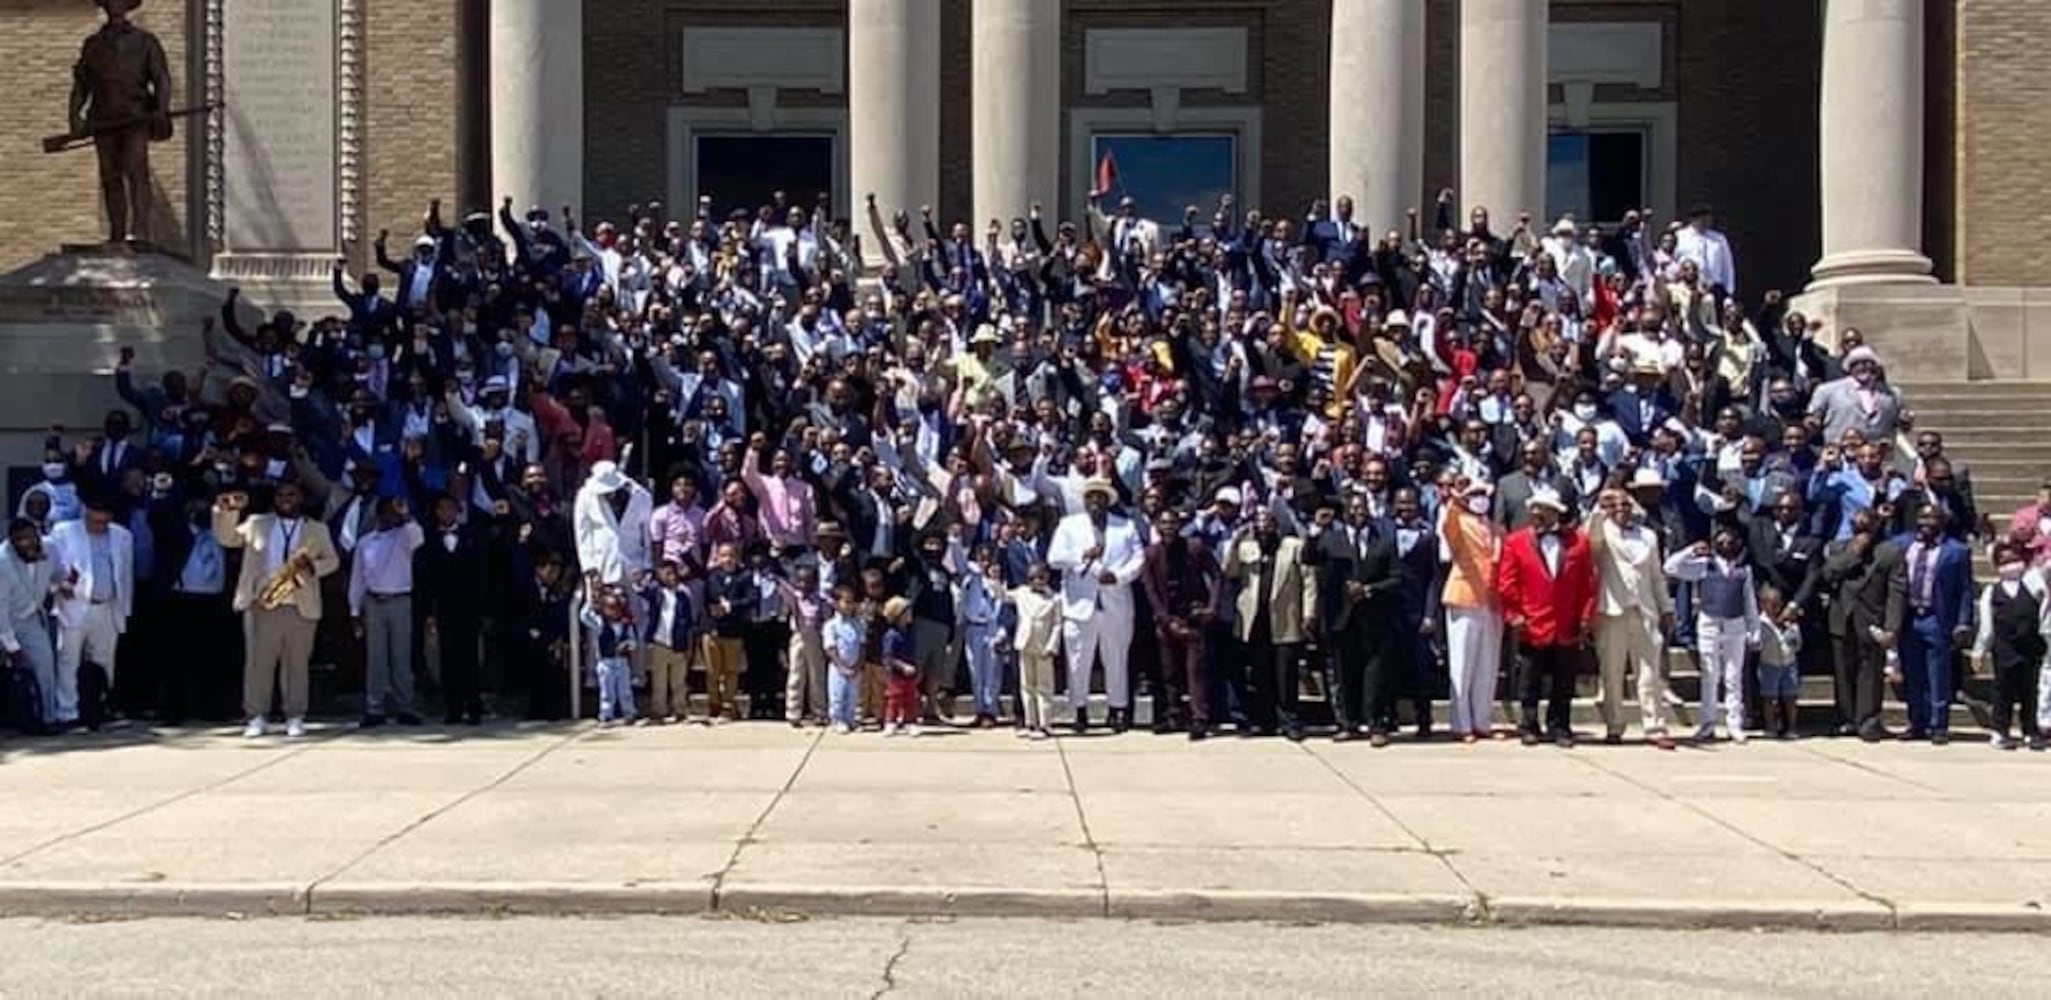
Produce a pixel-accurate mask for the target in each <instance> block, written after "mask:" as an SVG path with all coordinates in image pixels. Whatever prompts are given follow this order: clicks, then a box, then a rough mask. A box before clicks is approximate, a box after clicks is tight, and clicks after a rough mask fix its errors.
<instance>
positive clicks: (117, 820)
mask: <svg viewBox="0 0 2051 1000" xmlns="http://www.w3.org/2000/svg"><path fill="white" fill-rule="evenodd" d="M337 735H339V734H334V735H327V736H321V737H316V738H313V739H306V740H302V741H301V743H300V745H298V746H296V747H293V748H292V749H290V750H288V751H285V752H283V753H277V754H273V755H271V756H270V757H269V758H268V759H266V760H265V761H264V762H263V763H261V764H258V765H256V766H255V767H251V768H248V769H247V770H242V771H237V772H235V773H234V774H231V775H228V776H227V777H225V778H222V779H220V780H218V781H212V782H208V783H207V784H204V785H200V786H199V787H197V788H188V789H186V790H184V791H182V792H179V793H177V794H175V795H172V796H170V797H168V798H163V799H158V800H157V801H155V802H152V803H150V804H148V805H146V806H142V807H140V808H137V809H132V810H129V811H128V812H125V813H122V814H121V815H119V816H116V817H114V818H112V819H107V820H101V821H100V822H98V823H91V824H88V825H86V826H83V827H80V828H78V829H76V830H72V831H69V832H66V833H61V834H58V835H57V836H55V837H52V838H50V839H49V840H45V841H43V842H42V843H40V844H37V845H35V846H34V847H31V848H29V849H27V850H25V851H19V852H16V853H14V854H10V855H6V856H0V868H5V867H9V866H11V865H13V864H15V863H16V862H19V861H21V860H23V859H25V858H27V857H29V856H30V855H33V854H37V853H40V852H42V851H46V850H49V849H50V848H52V847H56V846H57V845H59V844H64V843H68V842H70V841H73V840H77V839H78V838H80V837H86V836H90V835H92V834H95V833H98V832H100V831H101V830H105V829H107V828H108V827H111V826H116V825H119V824H122V823H126V822H128V821H129V820H132V819H135V818H137V817H139V816H144V815H147V814H149V813H152V812H155V811H157V810H159V809H162V808H164V807H166V806H172V805H176V804H178V803H180V802H183V801H185V800H186V799H190V798H194V797H196V796H200V795H205V794H206V793H208V792H212V791H218V790H220V789H222V788H225V787H227V786H229V785H232V784H234V783H235V782H238V781H241V780H242V779H244V778H247V777H249V776H250V775H253V774H258V773H260V772H263V771H265V770H268V769H270V768H273V767H276V766H278V765H279V764H282V763H284V762H286V761H288V760H291V759H292V758H294V757H297V756H299V755H300V754H303V753H305V752H307V751H309V750H312V749H313V748H314V747H316V746H319V745H320V744H322V743H325V742H327V741H329V740H332V739H335V738H336V736H337Z"/></svg>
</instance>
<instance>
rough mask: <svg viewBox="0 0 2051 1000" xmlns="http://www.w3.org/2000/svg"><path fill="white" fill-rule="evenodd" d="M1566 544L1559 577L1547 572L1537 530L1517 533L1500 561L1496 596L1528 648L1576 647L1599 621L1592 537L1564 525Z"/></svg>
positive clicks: (1505, 544)
mask: <svg viewBox="0 0 2051 1000" xmlns="http://www.w3.org/2000/svg"><path fill="white" fill-rule="evenodd" d="M1560 545H1561V548H1560V567H1559V573H1558V574H1554V573H1553V572H1552V571H1550V570H1548V569H1547V568H1546V564H1545V556H1544V554H1543V553H1541V552H1540V551H1539V545H1538V535H1537V533H1535V532H1534V531H1532V529H1530V528H1524V529H1521V530H1519V531H1514V532H1511V533H1510V536H1509V537H1508V538H1506V539H1504V540H1503V554H1502V558H1500V559H1498V560H1497V561H1496V594H1497V597H1498V598H1499V599H1500V600H1501V602H1502V606H1503V622H1504V624H1505V625H1508V626H1509V627H1511V628H1513V629H1517V630H1518V633H1517V634H1518V640H1519V641H1520V642H1522V643H1523V644H1524V645H1526V646H1534V647H1540V648H1557V647H1560V646H1572V645H1576V644H1578V643H1580V642H1581V641H1582V640H1583V639H1585V638H1587V636H1588V626H1589V624H1590V623H1591V622H1592V621H1593V620H1594V618H1595V593H1596V589H1597V585H1596V578H1595V558H1594V555H1593V554H1592V553H1591V552H1590V551H1589V546H1588V536H1587V535H1586V534H1584V533H1582V532H1581V531H1579V530H1577V529H1574V528H1571V527H1563V528H1561V529H1560Z"/></svg>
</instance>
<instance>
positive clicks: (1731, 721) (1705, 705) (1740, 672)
mask: <svg viewBox="0 0 2051 1000" xmlns="http://www.w3.org/2000/svg"><path fill="white" fill-rule="evenodd" d="M1695 648H1696V650H1697V651H1699V652H1700V653H1701V655H1702V704H1701V706H1700V707H1699V708H1698V710H1697V713H1696V719H1697V722H1696V728H1698V729H1708V728H1710V727H1711V726H1714V725H1716V710H1717V708H1718V707H1719V705H1718V701H1719V699H1718V694H1719V688H1720V689H1721V694H1722V698H1721V702H1722V704H1721V706H1720V707H1721V708H1722V709H1723V724H1724V726H1725V727H1727V728H1729V729H1730V731H1731V732H1733V733H1736V732H1741V731H1743V730H1744V728H1745V620H1744V619H1743V618H1711V617H1710V616H1708V615H1697V616H1696V617H1695Z"/></svg>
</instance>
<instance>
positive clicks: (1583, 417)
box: [1574, 403, 1595, 424]
mask: <svg viewBox="0 0 2051 1000" xmlns="http://www.w3.org/2000/svg"><path fill="white" fill-rule="evenodd" d="M1574 419H1576V420H1579V421H1581V422H1582V423H1584V424H1585V423H1588V422H1590V421H1592V420H1594V419H1595V404H1593V403H1576V404H1574Z"/></svg>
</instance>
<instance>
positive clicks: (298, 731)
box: [285, 719, 306, 740]
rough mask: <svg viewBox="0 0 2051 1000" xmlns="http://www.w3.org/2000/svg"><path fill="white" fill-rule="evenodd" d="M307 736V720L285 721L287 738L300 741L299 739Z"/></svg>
mask: <svg viewBox="0 0 2051 1000" xmlns="http://www.w3.org/2000/svg"><path fill="white" fill-rule="evenodd" d="M305 735H306V720H305V719H286V720H285V736H286V737H287V738H289V739H295V740H296V739H298V738H300V737H302V736H305Z"/></svg>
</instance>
